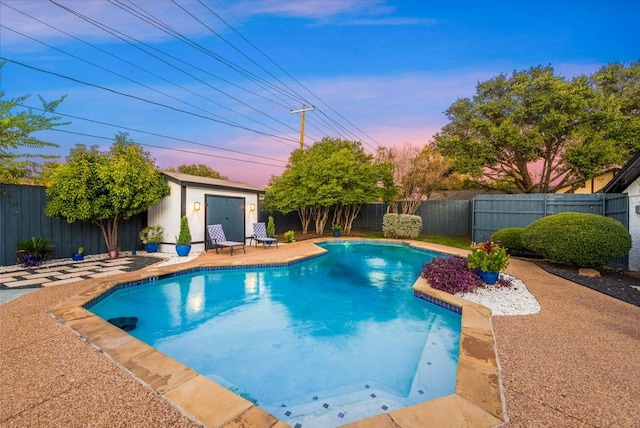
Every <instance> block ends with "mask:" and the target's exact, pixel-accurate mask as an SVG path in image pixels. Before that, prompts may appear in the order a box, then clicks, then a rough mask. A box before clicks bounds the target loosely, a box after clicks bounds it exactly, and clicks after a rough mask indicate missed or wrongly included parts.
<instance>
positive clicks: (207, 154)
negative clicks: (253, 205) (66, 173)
mask: <svg viewBox="0 0 640 428" xmlns="http://www.w3.org/2000/svg"><path fill="white" fill-rule="evenodd" d="M52 131H55V132H63V133H65V134H73V135H81V136H83V137H91V138H97V139H100V140H109V141H112V140H113V137H104V136H102V135H93V134H87V133H84V132H76V131H68V130H64V129H52ZM135 144H137V145H139V146H145V147H153V148H156V149H162V150H170V151H174V152H181V153H189V154H193V155H198V156H207V157H212V158H218V159H226V160H232V161H236V162H244V163H250V164H254V165H266V166H273V167H276V168H284V166H282V165H273V164H270V163H264V162H257V161H250V160H246V159H236V158H231V157H227V156H219V155H212V154H211V153H202V152H194V151H192V150H185V149H176V148H173V147H163V146H156V145H153V144H147V143H135Z"/></svg>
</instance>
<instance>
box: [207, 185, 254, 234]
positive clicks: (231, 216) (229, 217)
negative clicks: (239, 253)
mask: <svg viewBox="0 0 640 428" xmlns="http://www.w3.org/2000/svg"><path fill="white" fill-rule="evenodd" d="M205 200H206V216H207V225H209V224H221V225H222V229H224V235H225V236H226V238H227V240H229V241H238V242H244V237H245V233H244V223H245V222H244V206H245V199H244V198H232V197H228V196H214V195H206V198H205ZM205 233H206V232H205ZM207 238H208V236H207Z"/></svg>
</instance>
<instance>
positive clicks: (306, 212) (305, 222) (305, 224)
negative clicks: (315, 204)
mask: <svg viewBox="0 0 640 428" xmlns="http://www.w3.org/2000/svg"><path fill="white" fill-rule="evenodd" d="M298 217H299V218H300V223H302V234H303V235H306V234H307V232H308V231H309V223H310V222H311V208H309V207H302V208H300V209H298Z"/></svg>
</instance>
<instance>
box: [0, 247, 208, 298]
mask: <svg viewBox="0 0 640 428" xmlns="http://www.w3.org/2000/svg"><path fill="white" fill-rule="evenodd" d="M198 255H199V253H194V254H190V255H189V256H188V257H178V256H176V255H175V254H169V253H154V255H146V253H143V254H142V255H139V256H128V257H119V258H117V259H109V258H107V257H106V256H105V257H102V256H89V258H88V259H87V260H85V261H78V262H72V261H69V262H59V261H53V262H52V263H51V264H48V265H46V266H43V267H33V268H27V269H16V270H12V271H7V272H0V304H2V303H5V302H8V301H9V300H12V299H15V298H17V297H20V296H23V295H25V294H28V293H30V292H32V291H34V290H37V289H38V288H42V287H51V286H54V285H61V284H69V283H72V282H78V281H84V280H87V279H95V278H103V277H108V276H111V275H118V274H122V273H125V272H131V271H135V270H139V269H142V268H145V267H147V266H150V265H153V264H158V266H163V265H166V264H174V263H183V262H188V261H191V260H193V259H194V258H195V257H197V256H198Z"/></svg>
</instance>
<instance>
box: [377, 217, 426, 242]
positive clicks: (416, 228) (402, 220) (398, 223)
mask: <svg viewBox="0 0 640 428" xmlns="http://www.w3.org/2000/svg"><path fill="white" fill-rule="evenodd" d="M421 231H422V217H420V216H419V215H409V214H385V215H384V216H383V217H382V232H383V233H384V237H385V238H417V237H418V235H419V234H420V232H421Z"/></svg>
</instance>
